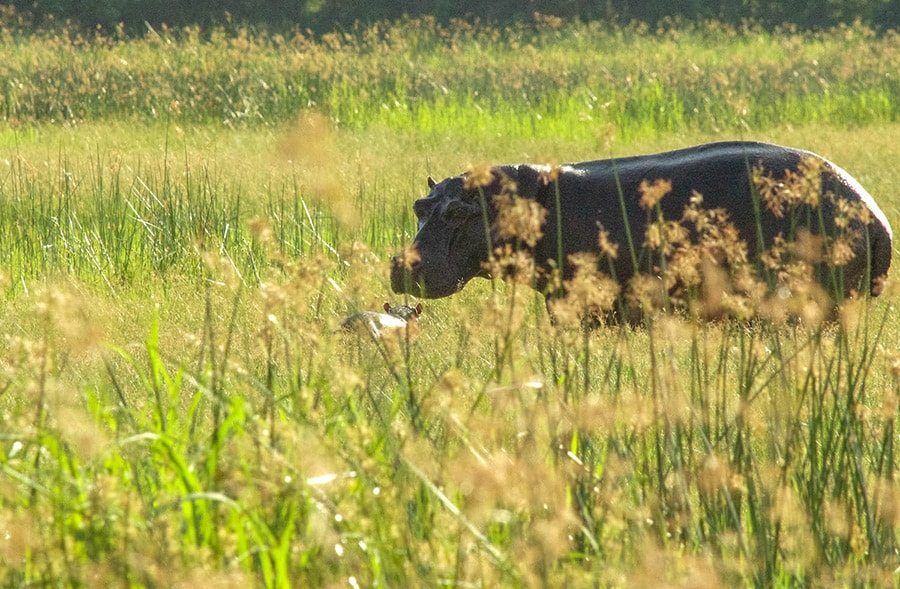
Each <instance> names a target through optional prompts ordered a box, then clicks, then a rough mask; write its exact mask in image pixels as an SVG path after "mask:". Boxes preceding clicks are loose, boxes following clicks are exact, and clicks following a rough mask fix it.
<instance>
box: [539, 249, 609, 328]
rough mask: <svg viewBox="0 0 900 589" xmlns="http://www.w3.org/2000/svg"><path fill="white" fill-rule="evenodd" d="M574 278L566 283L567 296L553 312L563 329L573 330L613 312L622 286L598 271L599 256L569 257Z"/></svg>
mask: <svg viewBox="0 0 900 589" xmlns="http://www.w3.org/2000/svg"><path fill="white" fill-rule="evenodd" d="M569 262H571V263H572V265H573V266H575V271H574V275H573V276H572V278H571V279H569V280H566V281H565V283H564V284H565V290H566V296H565V297H563V298H561V299H554V300H553V301H552V302H551V309H552V310H553V314H554V317H556V319H557V321H558V322H559V324H560V325H569V326H573V325H576V324H578V323H580V322H581V321H582V320H584V319H586V318H590V317H601V316H602V315H603V314H605V313H606V312H608V311H611V310H612V309H613V308H614V306H615V303H616V300H617V297H618V295H619V289H620V287H619V284H618V282H616V281H615V280H613V279H612V278H610V277H609V276H608V275H606V274H605V273H603V272H601V271H600V270H599V269H598V264H599V258H598V257H597V255H596V254H593V253H587V252H580V253H575V254H572V255H570V256H569Z"/></svg>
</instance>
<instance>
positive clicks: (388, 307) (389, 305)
mask: <svg viewBox="0 0 900 589" xmlns="http://www.w3.org/2000/svg"><path fill="white" fill-rule="evenodd" d="M384 312H385V313H390V312H391V304H390V303H385V304H384Z"/></svg>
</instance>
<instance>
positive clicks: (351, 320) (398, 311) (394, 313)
mask: <svg viewBox="0 0 900 589" xmlns="http://www.w3.org/2000/svg"><path fill="white" fill-rule="evenodd" d="M421 314H422V303H419V304H418V305H416V306H415V307H410V306H409V305H397V306H391V304H390V303H385V304H384V313H379V312H378V311H360V312H358V313H353V314H352V315H347V316H346V317H344V318H343V319H341V323H340V326H341V329H342V330H344V331H357V330H360V329H365V330H367V331H368V332H369V334H370V335H371V336H372V337H373V338H374V339H381V338H383V337H384V336H385V335H388V334H390V335H391V336H392V337H398V336H400V335H403V334H405V333H406V329H407V328H417V327H418V323H419V315H421ZM411 331H412V330H411Z"/></svg>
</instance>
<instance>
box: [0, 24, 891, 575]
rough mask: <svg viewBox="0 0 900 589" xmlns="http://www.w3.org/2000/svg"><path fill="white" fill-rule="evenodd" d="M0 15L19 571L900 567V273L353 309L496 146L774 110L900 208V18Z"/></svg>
mask: <svg viewBox="0 0 900 589" xmlns="http://www.w3.org/2000/svg"><path fill="white" fill-rule="evenodd" d="M4 34H5V35H6V38H5V40H4V47H6V48H8V49H9V51H8V52H7V55H8V56H9V59H8V60H6V61H4V63H3V64H0V68H5V69H0V72H2V74H0V77H2V78H3V79H4V80H6V81H10V80H18V81H19V82H21V83H22V84H23V85H22V87H21V88H19V87H17V86H15V85H8V86H7V87H6V88H7V90H6V96H7V100H8V99H9V97H10V96H12V97H14V98H15V100H16V101H17V102H15V103H9V102H8V103H4V104H5V105H6V106H4V108H7V109H9V108H13V109H14V111H15V112H12V113H10V112H9V111H7V113H6V116H7V117H8V118H7V122H6V123H5V124H4V126H3V128H2V129H0V287H2V289H3V293H4V305H3V306H2V308H0V412H2V417H3V420H4V427H3V431H2V432H0V561H2V562H3V563H4V567H3V568H2V569H0V582H2V583H4V584H7V585H10V586H20V585H26V584H46V585H50V584H54V585H56V584H63V585H65V584H70V585H79V584H123V583H126V584H131V585H136V586H177V585H189V584H191V585H194V584H199V583H205V584H210V583H220V584H223V585H226V584H227V585H233V586H247V585H248V584H254V585H260V586H288V585H293V586H302V585H309V586H324V585H332V584H340V585H351V586H352V585H354V584H357V585H359V586H373V585H376V584H379V585H383V586H406V585H442V584H443V585H449V586H472V585H477V586H494V585H538V584H546V585H550V586H559V585H564V584H569V585H574V586H580V585H590V584H594V583H598V584H600V585H646V584H650V583H662V584H670V585H678V584H681V585H685V586H715V585H727V586H733V585H760V586H769V585H780V586H787V585H796V584H807V585H830V584H834V585H846V584H853V583H861V584H871V585H892V584H896V583H897V576H896V563H897V541H898V540H897V533H898V531H900V523H898V522H900V502H898V501H900V499H898V494H897V483H896V470H897V467H898V457H897V455H896V450H895V448H896V444H897V442H898V439H897V432H896V427H895V419H896V416H897V407H898V399H900V368H898V367H900V364H898V361H900V348H898V344H897V342H900V323H898V321H897V319H896V318H895V315H896V314H895V312H894V307H895V306H896V304H897V293H896V287H893V289H889V292H888V293H886V294H885V295H884V296H883V297H882V298H880V299H878V300H876V301H874V302H871V303H864V304H855V303H854V304H851V305H849V306H848V307H847V308H846V309H845V310H844V312H843V314H842V315H841V316H840V319H839V320H838V321H837V322H836V323H833V324H823V325H817V324H805V323H802V322H800V323H797V322H795V323H788V324H786V325H777V326H776V325H773V324H771V323H767V322H764V321H763V322H749V323H737V322H728V321H721V322H716V323H711V324H705V323H697V322H694V321H690V320H686V319H683V318H677V317H666V316H655V317H654V318H653V320H652V321H650V322H649V323H648V324H647V325H645V326H644V327H639V328H631V327H601V328H599V329H597V330H595V331H592V332H586V331H583V330H582V329H580V328H579V327H578V326H577V325H574V326H569V327H566V326H564V325H561V324H556V325H554V324H551V323H550V321H549V319H548V317H547V314H546V311H545V310H544V301H543V297H542V296H540V295H539V294H538V293H535V292H533V291H531V290H530V289H527V288H524V287H523V286H522V285H511V284H505V283H501V282H499V281H498V282H497V283H496V284H493V285H492V284H490V283H488V282H487V281H474V282H473V283H472V284H470V285H468V286H467V287H466V288H465V289H464V290H463V291H462V292H460V293H459V294H457V295H454V296H453V297H449V298H447V299H441V300H435V301H425V310H424V313H423V317H422V320H421V327H420V329H419V333H418V334H417V335H416V336H415V337H411V338H410V339H406V338H405V337H398V338H395V339H393V340H390V341H382V342H372V341H370V340H369V339H367V338H361V337H356V336H355V335H352V334H351V335H347V334H343V333H340V332H336V331H337V327H338V323H339V320H340V318H341V317H343V316H344V315H346V314H348V313H351V312H354V311H357V310H359V309H379V308H381V305H382V304H383V303H384V302H385V301H386V300H392V301H394V302H400V301H397V300H395V296H394V295H392V294H391V293H390V292H389V287H388V283H387V280H386V276H387V263H386V260H387V258H388V256H389V255H390V254H391V253H394V252H395V251H397V250H399V249H400V247H401V246H403V245H405V244H407V243H408V242H409V240H410V239H411V237H412V232H413V231H414V223H413V220H412V217H411V208H410V204H411V202H412V200H413V199H414V198H417V197H419V196H421V195H422V194H424V192H425V186H426V185H425V178H426V175H427V174H432V175H434V176H435V177H436V178H440V177H444V176H448V175H451V174H457V173H460V172H462V171H464V170H465V169H466V168H467V167H468V166H469V165H470V164H479V163H484V162H490V163H496V162H517V161H536V162H539V163H547V162H549V163H560V162H564V161H573V160H585V159H593V158H598V157H605V156H610V155H627V154H633V153H648V152H652V151H660V150H664V149H668V148H673V147H677V146H683V145H686V144H689V143H696V142H701V141H705V140H710V139H716V138H725V137H729V138H733V137H743V138H748V139H749V138H754V139H765V140H770V141H774V142H778V143H783V144H787V145H793V146H798V147H804V148H808V149H812V150H813V151H816V152H819V153H822V154H823V155H825V156H826V157H828V158H829V159H832V160H833V161H835V162H838V163H839V164H840V165H841V166H842V167H844V168H846V169H848V170H850V171H851V172H852V173H853V174H854V176H856V177H857V178H858V179H859V180H860V182H861V183H862V184H863V185H864V186H866V187H867V188H868V189H869V190H870V192H871V193H872V194H873V195H874V196H875V198H876V199H877V200H878V201H879V203H880V204H881V205H882V208H883V209H884V211H885V212H886V214H887V216H888V218H889V219H890V220H891V221H892V222H893V224H894V226H895V227H896V226H897V225H898V221H900V208H898V207H900V200H898V198H897V196H896V190H895V189H894V187H896V186H897V185H898V184H900V172H898V168H897V166H896V165H895V163H896V161H898V159H900V129H898V126H897V124H896V123H895V122H894V123H891V122H890V121H893V120H895V119H896V104H897V102H896V100H897V99H896V92H897V90H896V86H892V84H896V80H895V79H894V77H892V76H893V74H894V73H895V72H896V70H898V69H900V68H898V67H897V63H896V61H897V59H898V55H900V54H898V53H897V47H896V43H895V42H894V44H893V45H892V44H891V43H892V41H891V39H893V37H891V36H886V37H884V38H879V39H875V38H871V37H870V36H869V35H868V33H867V32H866V31H864V30H861V29H859V28H849V29H845V30H841V31H832V32H829V33H821V34H818V35H799V34H793V33H785V34H783V35H780V36H769V35H765V34H762V33H758V32H752V33H751V32H749V31H740V32H737V31H730V30H727V29H722V28H717V27H710V28H703V27H694V28H692V27H687V26H685V28H684V29H683V30H670V31H664V32H662V33H660V34H655V33H651V32H647V31H642V30H640V29H637V28H634V29H632V28H629V29H609V30H607V29H605V28H604V27H603V26H602V25H596V24H592V25H566V27H564V28H562V29H559V28H556V27H555V25H554V24H553V23H551V22H547V23H543V24H541V25H540V26H537V27H535V28H534V29H533V30H532V29H531V28H528V29H523V30H510V31H494V30H488V29H486V28H484V27H481V28H471V27H468V26H466V25H464V24H462V23H460V24H457V25H454V27H453V28H449V29H441V28H439V27H437V26H436V25H434V24H431V23H428V22H425V23H424V24H423V23H420V22H416V23H406V24H400V25H396V26H387V27H386V28H379V29H377V30H376V29H373V30H369V31H359V32H353V33H352V34H350V35H349V37H347V36H338V35H336V36H334V37H333V38H331V37H329V38H326V39H322V40H320V41H315V42H313V41H311V40H307V39H299V38H298V39H292V40H291V39H285V40H280V39H276V38H275V37H274V36H272V37H269V36H265V35H262V36H260V37H256V36H254V35H251V34H250V33H249V31H244V32H243V33H242V34H234V35H231V34H225V32H224V31H216V32H212V33H210V34H201V33H200V32H199V31H176V32H167V31H161V32H159V35H158V36H157V35H154V34H148V36H147V38H145V39H140V40H105V41H103V42H97V41H95V40H77V39H74V40H66V39H63V38H61V37H58V36H57V37H54V36H53V35H52V34H49V33H48V34H41V35H37V36H35V37H24V38H17V37H15V35H14V33H11V32H9V31H6V32H4ZM160 55H162V56H163V57H164V59H162V60H160V59H158V57H159V56H160ZM405 59H406V60H405ZM814 60H815V63H814ZM123 61H124V62H125V63H123ZM850 64H852V67H851V65H850ZM693 65H696V66H697V67H696V68H694V67H693ZM64 67H65V68H70V69H71V70H72V75H73V81H72V82H71V83H70V82H69V81H68V80H67V78H66V77H65V76H60V75H59V74H58V71H60V70H59V69H54V68H64ZM604 68H605V69H604ZM794 72H797V73H796V75H794ZM26 74H27V76H26ZM886 74H890V75H886ZM98 76H99V77H98ZM279 76H284V79H286V80H290V82H287V81H284V82H280V83H282V86H278V84H277V83H275V82H277V81H278V80H279V79H281V78H279ZM304 76H305V77H304ZM629 76H631V82H630V83H629V82H628V81H627V78H628V77H629ZM164 78H165V79H164ZM761 79H765V80H766V83H765V84H761V83H760V82H759V80H761ZM261 80H262V81H264V82H265V85H264V84H261V83H260V81H261ZM297 80H305V82H304V84H306V85H301V84H300V83H299V82H297ZM25 82H28V84H26V83H25ZM113 83H115V84H117V86H116V87H115V88H114V92H111V91H112V90H113ZM823 83H825V84H826V85H827V86H828V89H829V92H827V93H825V92H822V87H823V86H822V84H823ZM47 84H51V85H52V84H57V86H58V87H57V86H53V87H52V88H51V87H49V86H47ZM290 84H296V85H295V86H290ZM629 84H630V85H629ZM266 85H268V89H267V86H266ZM102 87H106V88H107V93H106V94H104V93H103V92H102V91H101V90H100V89H101V88H102ZM442 87H443V88H445V89H446V92H445V91H444V89H442ZM601 90H602V91H604V92H606V93H607V94H605V95H604V94H603V93H602V92H600V91H601ZM313 91H315V92H317V93H318V94H315V96H313V94H312V93H313ZM476 91H477V92H478V94H477V95H476V94H475V92H476ZM279 92H280V94H279ZM303 92H306V93H307V94H303ZM588 92H593V93H594V96H595V97H596V98H591V97H590V96H589V94H588ZM272 96H274V98H272ZM84 97H89V98H86V99H85V100H81V98H84ZM311 97H312V98H311ZM66 100H69V101H70V102H69V103H68V105H69V108H70V109H71V114H72V116H73V118H71V119H66V118H65V117H66V116H68V115H65V112H64V108H63V106H61V105H63V104H64V103H65V101H66ZM173 100H177V101H178V104H177V105H176V104H173V102H172V101H173ZM310 100H311V102H310ZM54 101H55V102H54ZM394 101H396V102H394ZM607 101H612V102H611V103H610V105H609V106H606V107H604V106H603V105H604V104H605V103H606V102H607ZM11 104H12V105H13V106H10V105H11ZM398 105H399V106H398ZM675 106H677V108H674V107H675ZM311 107H314V108H311ZM670 107H672V108H670ZM673 108H674V110H673ZM694 108H696V109H697V111H698V112H694V110H693V109H694ZM29 109H30V110H29ZM154 109H155V112H154ZM241 109H243V110H241ZM242 113H243V114H242ZM537 115H540V118H539V117H538V116H537ZM584 115H587V116H584ZM50 119H54V120H55V121H56V123H62V124H50V123H49V121H50ZM787 123H791V124H787ZM801 123H803V124H802V125H801Z"/></svg>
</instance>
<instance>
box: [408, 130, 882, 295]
mask: <svg viewBox="0 0 900 589" xmlns="http://www.w3.org/2000/svg"><path fill="white" fill-rule="evenodd" d="M801 162H813V163H815V164H818V165H817V166H816V167H815V169H816V170H817V171H816V173H817V174H819V175H820V176H821V186H820V191H821V194H823V195H824V194H828V193H830V194H829V195H828V196H829V198H823V199H821V204H820V206H819V208H818V209H816V210H807V211H806V212H805V213H802V214H799V215H796V214H795V215H784V214H783V212H782V213H779V212H777V211H774V210H770V209H769V208H767V207H766V204H765V203H762V202H761V199H760V191H759V188H758V185H757V184H756V183H755V182H754V174H756V178H759V177H766V178H768V179H769V180H770V181H771V182H774V183H776V184H777V183H778V182H779V179H781V178H784V177H785V176H787V175H789V174H791V173H793V174H798V173H800V172H802V171H803V169H804V168H803V164H802V163H801ZM472 173H473V172H471V171H470V172H467V173H465V174H462V175H459V176H453V177H450V178H447V179H445V180H443V181H441V182H435V181H434V180H433V179H431V178H430V177H429V178H428V186H429V189H430V192H429V193H428V194H427V196H425V197H424V198H420V199H418V200H416V201H415V203H414V204H413V210H414V212H415V214H416V217H417V218H418V232H417V233H416V236H415V238H414V239H413V242H412V244H411V246H409V247H408V248H407V249H406V250H405V251H404V253H401V254H397V255H395V256H394V257H393V258H392V260H391V286H392V288H393V290H394V291H395V292H397V293H409V294H413V295H416V296H420V297H425V298H439V297H445V296H448V295H451V294H453V293H455V292H458V291H459V290H460V289H462V287H463V286H464V285H465V284H466V283H467V282H468V281H469V280H470V279H472V278H474V277H476V276H479V277H486V278H490V277H491V270H490V268H489V265H488V264H486V262H487V261H488V260H489V258H490V255H489V254H490V252H489V248H495V251H496V248H497V247H500V246H502V245H503V238H502V236H501V235H499V234H498V232H497V230H496V228H495V224H494V222H495V220H496V218H497V214H498V213H497V208H496V206H494V198H495V197H496V195H498V194H500V193H501V192H503V191H504V190H508V188H506V187H508V186H509V182H510V181H511V182H514V183H515V187H516V192H517V194H518V196H519V197H522V198H527V199H533V200H534V201H535V202H537V203H539V204H540V205H541V207H543V208H544V209H546V211H547V213H546V215H545V216H544V220H543V227H542V236H541V237H540V239H539V240H537V241H536V242H535V243H534V245H533V246H529V247H528V249H530V253H531V254H532V255H533V256H534V263H535V265H536V268H537V271H536V272H535V279H534V281H533V284H532V286H533V287H534V288H536V289H538V290H540V291H543V292H544V294H545V295H546V296H547V297H548V303H549V299H550V298H551V297H557V296H561V294H564V293H560V292H559V289H557V290H556V291H554V290H553V289H552V288H548V281H547V278H546V277H547V276H548V275H549V274H550V272H551V270H552V269H553V268H554V267H556V266H558V264H559V263H560V262H561V263H562V264H563V272H562V275H563V278H564V279H568V278H570V277H571V276H572V275H573V274H574V266H573V263H572V262H571V261H570V256H571V254H575V253H579V252H587V253H595V254H598V257H599V258H600V259H601V260H602V261H603V264H602V269H603V270H604V271H605V272H608V273H610V274H611V275H612V276H614V278H615V280H616V281H617V282H618V283H619V284H620V285H625V284H627V283H628V281H629V280H630V279H631V278H632V277H633V276H634V275H635V274H637V273H639V272H647V271H648V270H650V271H651V272H652V261H648V258H652V256H648V254H647V252H646V251H644V252H641V251H640V250H641V249H642V244H643V236H644V233H645V230H646V229H647V228H648V225H649V223H650V220H651V215H650V214H649V211H648V210H646V208H642V206H641V203H640V196H641V192H642V190H643V189H644V187H645V186H646V184H645V185H644V186H642V182H647V181H649V182H653V181H655V180H666V181H667V182H671V190H669V191H668V194H666V195H665V196H664V197H663V198H662V199H661V200H660V201H659V203H658V206H659V211H660V212H661V214H662V216H663V217H664V218H665V219H667V220H673V221H676V222H682V223H683V215H684V212H685V209H686V207H687V206H688V204H689V203H690V201H691V198H692V197H693V196H695V195H696V194H700V195H702V203H703V207H704V209H709V210H711V209H719V208H720V209H722V210H724V211H725V213H726V214H727V216H728V221H729V222H730V223H731V224H733V226H734V228H735V229H736V230H737V232H738V234H739V237H740V239H741V240H743V241H744V242H745V243H746V251H747V256H748V258H749V261H750V262H753V263H757V262H759V259H760V257H761V255H762V253H763V252H764V251H766V250H767V248H770V247H771V246H772V245H773V243H775V242H776V238H778V237H781V238H784V239H790V238H791V237H796V236H797V231H798V226H797V224H798V219H803V220H805V223H806V225H807V226H808V229H809V233H811V234H823V233H826V234H828V233H830V232H834V231H835V227H836V222H835V219H836V217H837V211H836V207H838V206H839V203H840V202H841V201H847V202H848V203H858V205H861V206H862V207H864V208H865V209H867V210H868V215H865V216H861V219H852V220H851V221H850V225H851V226H852V227H853V228H854V229H856V230H858V234H859V236H860V238H859V239H856V240H855V242H854V243H853V245H852V252H851V253H852V257H851V259H850V260H849V261H847V262H846V264H844V265H843V266H842V269H843V272H842V279H841V282H840V283H837V286H838V290H843V293H842V294H843V295H844V296H850V295H852V294H855V293H861V294H872V295H877V294H878V292H879V290H880V284H881V282H882V279H883V278H884V277H885V276H886V275H887V272H888V268H889V267H890V264H891V241H892V232H891V228H890V225H889V224H888V221H887V219H886V217H885V215H884V213H883V212H882V211H881V209H879V207H878V205H877V204H876V203H875V201H874V200H873V198H872V197H871V196H870V195H869V193H868V192H866V190H865V189H864V188H863V187H862V186H861V185H860V184H859V182H857V181H856V180H855V179H854V178H853V177H852V176H850V175H849V174H848V173H847V172H845V171H844V170H842V169H841V168H839V167H838V166H837V165H835V164H833V163H831V162H829V161H827V160H825V159H824V158H822V157H821V156H819V155H816V154H814V153H811V152H808V151H804V150H800V149H794V148H790V147H782V146H779V145H772V144H767V143H759V142H750V141H728V142H718V143H710V144H704V145H698V146H695V147H689V148H686V149H678V150H675V151H667V152H663V153H657V154H653V155H639V156H632V157H622V158H612V159H601V160H596V161H588V162H581V163H572V164H567V165H563V166H559V167H556V168H548V166H538V165H532V164H518V165H501V166H494V167H492V168H490V174H491V176H490V177H489V178H488V180H485V181H482V182H480V183H477V182H472V181H471V179H470V175H471V174H472ZM473 185H474V186H473ZM557 206H558V207H559V211H557ZM485 216H486V217H485ZM488 228H491V229H490V230H489V229H488ZM601 228H602V229H603V230H604V231H605V232H606V238H607V239H608V241H609V242H613V243H616V244H618V246H619V255H617V256H615V259H614V260H613V259H608V258H607V259H603V257H602V256H600V254H601V253H602V252H601V249H600V245H599V243H598V231H599V230H600V229H601ZM489 231H490V232H489ZM629 247H630V249H629ZM635 251H637V253H636V254H634V255H632V253H633V252H635ZM410 252H414V253H410ZM647 266H650V268H648V267H647ZM823 276H824V273H822V272H820V273H819V279H820V280H823ZM770 286H774V285H771V284H770ZM840 294H841V293H839V294H838V295H837V298H840Z"/></svg>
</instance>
